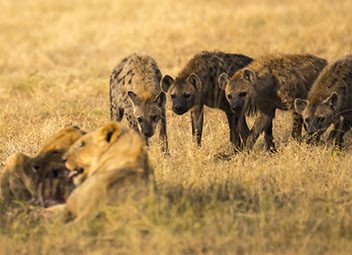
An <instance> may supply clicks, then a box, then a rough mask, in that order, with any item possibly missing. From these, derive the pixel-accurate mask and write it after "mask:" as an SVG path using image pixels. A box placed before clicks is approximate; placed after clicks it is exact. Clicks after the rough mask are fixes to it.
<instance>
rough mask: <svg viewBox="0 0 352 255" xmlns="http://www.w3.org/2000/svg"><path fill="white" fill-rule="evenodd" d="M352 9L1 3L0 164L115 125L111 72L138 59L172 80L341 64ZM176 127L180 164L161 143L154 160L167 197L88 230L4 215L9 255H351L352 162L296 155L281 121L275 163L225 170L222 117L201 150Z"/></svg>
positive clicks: (319, 151) (177, 119)
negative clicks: (219, 70)
mask: <svg viewBox="0 0 352 255" xmlns="http://www.w3.org/2000/svg"><path fill="white" fill-rule="evenodd" d="M351 9H352V2H351V1H348V0H341V1H324V0H316V1H303V0H294V1H277V0H266V1H254V0H249V1H244V0H237V1H226V0H224V1H213V0H209V1H206V2H204V1H198V0H195V1H188V0H183V1H171V0H165V1H156V0H150V1H140V0H132V1H127V0H119V1H108V0H85V1H83V0H74V1H45V0H28V1H23V0H16V1H13V0H2V1H1V2H0V31H1V33H0V56H1V57H0V164H2V163H1V162H4V161H5V160H6V158H7V157H8V156H9V155H10V154H12V153H14V152H16V151H21V152H23V153H25V154H28V155H34V154H35V152H36V151H37V150H38V149H39V148H40V146H41V145H42V144H43V141H44V139H45V138H46V137H47V136H49V135H50V134H52V133H53V132H55V131H56V130H57V129H59V128H60V127H63V126H65V125H69V124H78V125H80V126H82V127H83V128H84V129H86V130H91V129H93V128H95V127H97V126H99V125H101V124H103V123H104V122H105V121H107V120H108V116H109V112H108V110H109V106H108V81H109V75H110V72H111V70H112V69H113V67H114V66H115V65H116V64H117V62H118V61H119V60H120V59H121V58H122V57H124V56H126V55H128V54H130V53H131V52H144V53H147V54H150V55H151V56H153V57H154V58H155V59H156V61H157V62H158V63H159V65H160V68H161V70H162V72H163V73H164V74H166V73H169V74H172V75H176V74H177V72H178V71H179V70H180V69H181V68H182V66H183V65H184V64H185V63H186V62H187V60H188V59H189V58H190V57H191V56H192V55H193V54H195V53H197V52H199V51H201V50H223V51H228V52H238V53H243V54H247V55H249V56H252V57H257V56H260V55H263V54H267V53H272V52H287V53H312V54H316V55H319V56H321V57H324V58H327V59H329V60H333V59H336V58H339V57H342V56H344V55H345V54H348V53H351V47H352V27H351V26H350V24H352V16H351V14H350V10H351ZM168 109H169V107H168ZM167 117H168V133H169V142H170V149H171V157H169V158H164V157H163V156H162V155H161V153H160V150H159V146H158V144H157V139H153V141H152V145H151V148H150V150H149V151H150V158H151V161H152V163H153V165H154V167H155V178H156V183H157V186H158V190H159V192H158V193H154V192H150V194H148V195H146V196H145V197H144V198H142V199H141V200H135V199H133V198H130V199H127V200H125V201H121V203H119V204H118V205H114V206H107V207H106V208H104V209H103V210H102V212H101V213H100V214H99V215H98V217H97V218H94V219H91V220H88V221H87V222H86V223H85V224H83V225H79V226H77V225H63V224H61V222H60V221H59V220H57V221H56V220H54V221H43V220H41V218H42V215H41V213H42V212H40V211H39V210H37V209H35V208H28V207H27V206H25V205H22V206H18V207H17V208H11V209H5V208H3V207H1V206H0V213H1V216H0V247H1V249H0V253H2V254H70V253H76V254H77V253H79V254H350V251H351V249H352V219H351V216H352V203H351V201H352V185H351V177H352V176H351V175H352V172H351V169H350V166H351V163H352V162H351V161H352V157H351V152H350V150H347V151H342V152H340V151H335V150H334V149H332V148H327V147H323V146H322V147H310V146H307V145H304V144H297V143H295V142H294V141H292V140H291V139H290V138H289V130H290V126H291V124H290V121H291V119H290V116H289V114H286V113H282V112H279V113H278V115H277V117H276V119H275V122H274V136H275V140H276V142H277V145H278V153H276V154H274V155H270V154H267V153H265V152H263V150H262V148H261V147H262V143H263V140H262V139H260V140H259V141H258V146H257V148H256V149H255V151H254V152H253V153H251V154H246V153H243V154H241V153H240V154H238V155H236V156H235V157H233V158H232V159H231V160H230V161H216V160H214V155H215V154H216V153H217V152H219V151H221V150H223V149H224V147H227V146H229V142H228V141H229V137H228V136H229V134H228V127H227V123H226V120H225V119H226V118H225V116H224V114H222V113H221V112H219V111H217V110H212V109H206V113H205V127H204V135H203V141H204V146H203V147H202V148H200V149H199V148H196V147H195V146H194V145H193V144H192V142H191V131H190V117H189V115H188V114H186V115H185V116H176V115H174V114H173V113H172V112H171V110H168V116H167ZM251 121H252V120H251ZM347 138H348V140H350V139H349V137H347ZM349 144H350V142H348V145H349Z"/></svg>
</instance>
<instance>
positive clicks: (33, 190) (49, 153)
mask: <svg viewBox="0 0 352 255" xmlns="http://www.w3.org/2000/svg"><path fill="white" fill-rule="evenodd" d="M84 134H85V132H84V131H82V130H80V129H79V128H78V127H67V128H63V129H61V130H59V131H58V132H56V133H55V134H54V135H53V136H51V137H49V138H48V139H47V141H46V142H45V143H44V146H43V147H42V149H41V150H40V151H39V152H38V153H37V155H36V156H35V157H33V158H31V157H28V156H26V155H24V154H22V153H19V152H18V153H15V154H13V155H11V156H10V157H9V158H8V159H7V161H6V163H5V165H4V168H3V169H2V171H1V174H0V200H2V201H3V202H5V203H6V204H9V203H11V202H14V201H25V202H31V203H35V204H39V205H42V206H44V207H46V206H49V205H51V204H52V203H60V202H61V203H62V202H64V201H65V197H67V194H65V192H69V190H70V188H69V187H70V186H71V187H72V186H73V185H70V182H69V181H67V180H66V179H67V178H65V171H67V170H66V168H65V162H64V161H63V159H62V156H63V155H64V153H65V152H66V151H67V150H68V149H69V148H70V147H71V145H72V144H74V142H76V141H77V140H78V139H79V138H80V137H81V136H83V135H84ZM65 186H66V187H68V188H66V187H65Z"/></svg>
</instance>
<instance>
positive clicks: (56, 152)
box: [51, 150, 60, 156]
mask: <svg viewBox="0 0 352 255" xmlns="http://www.w3.org/2000/svg"><path fill="white" fill-rule="evenodd" d="M59 154H60V151H58V150H55V151H52V152H51V155H53V156H57V155H59Z"/></svg>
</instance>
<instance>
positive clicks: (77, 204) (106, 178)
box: [49, 122, 152, 221]
mask: <svg viewBox="0 0 352 255" xmlns="http://www.w3.org/2000/svg"><path fill="white" fill-rule="evenodd" d="M143 145H144V144H143V141H142V140H141V138H140V136H139V135H138V133H136V132H135V131H134V130H132V129H128V128H125V127H123V126H121V125H120V124H118V123H116V122H111V123H108V124H106V125H104V126H102V127H100V128H98V129H97V130H95V131H93V132H91V133H89V134H87V135H86V136H84V137H82V138H81V139H80V140H78V141H77V142H76V143H75V144H74V145H73V146H72V147H71V149H70V150H69V151H68V152H67V153H66V155H65V158H66V159H67V163H66V166H67V167H68V169H69V170H70V171H72V173H74V175H75V177H74V182H75V184H76V185H77V186H78V187H77V188H76V189H75V190H74V191H73V193H72V194H71V195H70V196H69V198H68V199H67V202H66V205H65V207H64V208H63V207H62V206H59V207H53V208H50V209H49V211H51V212H56V211H58V212H59V213H61V212H63V211H64V213H65V214H66V216H67V217H70V218H73V219H75V220H76V221H80V220H82V219H83V218H86V217H88V216H91V215H94V213H95V212H97V211H98V210H99V208H100V206H102V205H104V204H107V203H112V202H116V201H117V200H118V199H119V198H121V197H123V196H124V195H125V193H126V192H125V191H126V189H129V188H130V187H131V188H133V189H136V188H138V187H139V188H142V187H145V185H144V184H145V181H147V180H148V177H149V176H150V175H151V174H152V169H151V167H150V166H149V162H148V157H147V154H146V152H145V150H144V146H143ZM143 183H144V184H143Z"/></svg>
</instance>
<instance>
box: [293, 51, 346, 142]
mask: <svg viewBox="0 0 352 255" xmlns="http://www.w3.org/2000/svg"><path fill="white" fill-rule="evenodd" d="M295 109H296V111H297V112H298V113H300V114H301V115H302V116H303V120H304V126H305V129H306V132H307V134H308V135H309V138H311V141H319V139H320V136H321V135H322V134H323V133H324V132H325V131H326V130H327V129H328V127H330V126H331V125H334V129H333V130H332V131H331V133H330V134H329V141H330V142H333V143H334V144H335V145H338V146H342V145H343V142H344V141H343V136H344V134H345V133H346V131H348V130H349V129H350V128H351V125H352V55H348V56H346V57H344V58H342V59H340V60H337V61H336V62H335V63H333V64H331V65H329V66H327V67H325V69H324V70H323V71H322V73H321V74H320V75H319V77H318V79H317V80H316V81H315V82H314V84H313V86H312V88H311V90H310V91H309V93H308V99H307V100H305V99H301V98H299V99H298V98H297V99H296V100H295Z"/></svg>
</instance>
